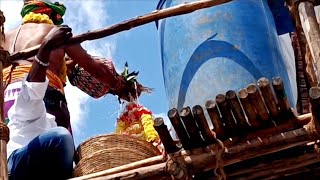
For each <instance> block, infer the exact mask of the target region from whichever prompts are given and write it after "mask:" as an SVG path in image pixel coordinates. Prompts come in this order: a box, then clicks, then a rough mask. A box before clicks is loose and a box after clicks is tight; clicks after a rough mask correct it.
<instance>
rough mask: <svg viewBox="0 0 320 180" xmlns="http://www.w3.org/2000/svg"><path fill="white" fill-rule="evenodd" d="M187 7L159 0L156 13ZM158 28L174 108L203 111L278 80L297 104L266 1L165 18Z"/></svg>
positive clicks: (244, 0) (242, 0)
mask: <svg viewBox="0 0 320 180" xmlns="http://www.w3.org/2000/svg"><path fill="white" fill-rule="evenodd" d="M190 1H193V0H190ZM184 2H185V0H161V1H160V2H159V5H158V8H168V7H171V6H175V5H178V4H181V3H184ZM158 29H159V34H160V47H161V58H162V66H163V77H164V83H165V89H166V94H167V99H168V101H169V107H170V108H173V107H174V108H182V107H185V106H194V105H197V104H199V105H202V106H203V105H204V104H205V102H206V101H207V100H209V99H214V98H215V96H216V95H217V94H219V93H223V94H224V93H225V92H226V91H228V90H236V91H237V90H239V89H240V88H244V87H246V86H247V85H248V84H250V83H255V82H257V80H258V79H259V78H261V77H267V78H268V79H270V80H271V79H272V78H273V77H275V76H280V77H281V78H282V80H283V81H284V83H285V90H286V92H287V96H288V98H289V101H290V103H291V105H292V106H294V105H295V101H296V100H295V99H294V98H293V94H292V88H293V86H291V85H290V81H289V76H288V72H287V70H286V67H285V63H284V60H283V57H282V54H281V49H280V47H279V41H278V35H277V30H276V27H275V23H274V20H273V17H272V13H271V11H270V8H269V6H268V2H267V0H234V1H232V2H229V3H226V4H223V5H219V6H215V7H211V8H207V9H202V10H198V11H195V12H193V13H190V14H187V15H181V16H175V17H171V18H167V19H163V20H161V21H159V22H158Z"/></svg>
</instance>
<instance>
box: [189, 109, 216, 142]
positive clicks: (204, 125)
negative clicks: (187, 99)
mask: <svg viewBox="0 0 320 180" xmlns="http://www.w3.org/2000/svg"><path fill="white" fill-rule="evenodd" d="M192 112H193V116H194V119H195V120H196V122H197V124H198V126H199V129H200V131H201V135H202V137H203V139H204V140H205V142H206V145H209V144H213V143H214V141H215V137H214V135H213V133H212V131H211V130H210V128H209V126H208V122H207V119H206V117H205V115H204V112H203V109H202V107H201V106H199V105H196V106H194V107H193V108H192Z"/></svg>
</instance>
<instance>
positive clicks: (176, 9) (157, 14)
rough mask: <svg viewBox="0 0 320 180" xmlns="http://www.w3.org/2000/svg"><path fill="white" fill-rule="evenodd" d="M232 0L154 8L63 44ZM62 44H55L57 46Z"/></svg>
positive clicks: (24, 54)
mask: <svg viewBox="0 0 320 180" xmlns="http://www.w3.org/2000/svg"><path fill="white" fill-rule="evenodd" d="M231 1H232V0H199V1H195V2H190V3H184V4H180V5H177V6H173V7H170V8H166V9H161V10H156V11H153V12H151V13H148V14H145V15H142V16H138V17H135V18H131V19H129V20H125V21H122V22H120V23H117V24H114V25H111V26H108V27H106V28H103V29H99V30H95V31H91V32H87V33H83V34H80V35H77V36H74V37H72V38H70V40H69V41H67V42H66V43H65V44H64V45H71V44H77V43H82V42H84V41H88V40H95V39H100V38H104V37H107V36H110V35H113V34H116V33H119V32H122V31H126V30H130V29H132V28H135V27H137V26H141V25H144V24H147V23H151V22H154V21H157V20H160V19H164V18H168V17H172V16H178V15H183V14H188V13H191V12H193V11H196V10H199V9H204V8H209V7H212V6H217V5H220V4H224V3H228V2H231ZM60 46H62V44H61V45H57V48H58V47H60ZM39 47H40V45H37V46H34V47H31V48H28V49H25V50H22V51H19V52H17V53H14V54H12V55H11V56H10V60H11V61H14V60H18V59H27V58H29V57H31V56H34V55H36V53H37V52H38V50H39Z"/></svg>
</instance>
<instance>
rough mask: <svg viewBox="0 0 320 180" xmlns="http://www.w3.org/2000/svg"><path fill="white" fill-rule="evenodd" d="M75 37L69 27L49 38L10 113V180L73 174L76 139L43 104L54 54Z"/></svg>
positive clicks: (61, 177)
mask: <svg viewBox="0 0 320 180" xmlns="http://www.w3.org/2000/svg"><path fill="white" fill-rule="evenodd" d="M71 36H72V34H71V29H70V28H68V27H60V28H57V29H56V30H55V31H52V33H50V35H48V36H46V38H45V39H44V41H43V42H42V45H41V47H40V49H39V52H38V54H37V55H36V56H35V60H34V61H33V63H32V66H31V69H30V71H29V73H28V74H27V75H26V76H25V77H24V78H23V80H22V82H21V89H20V93H19V94H18V95H17V97H16V100H15V102H14V104H13V105H12V107H11V108H10V110H9V112H8V117H9V123H8V127H9V129H10V141H9V143H8V145H7V151H8V169H9V179H10V180H20V179H22V180H25V179H33V180H37V179H39V180H40V179H52V180H64V179H67V178H70V177H71V175H72V169H73V154H74V144H73V139H72V136H71V134H70V133H69V132H68V130H67V129H65V128H63V127H56V126H57V124H56V122H55V117H54V116H53V115H51V114H48V113H47V111H46V108H45V105H44V101H43V98H44V95H45V92H46V89H47V87H48V79H47V78H46V70H47V68H48V63H49V59H50V57H51V56H52V53H50V52H51V51H52V48H53V47H54V45H55V44H56V43H63V42H65V41H66V40H68V39H69V38H70V37H71ZM53 52H54V51H53ZM62 60H63V59H57V60H56V61H53V60H51V61H50V62H51V63H52V62H54V63H59V62H58V61H62Z"/></svg>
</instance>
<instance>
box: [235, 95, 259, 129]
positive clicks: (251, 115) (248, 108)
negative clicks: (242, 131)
mask: <svg viewBox="0 0 320 180" xmlns="http://www.w3.org/2000/svg"><path fill="white" fill-rule="evenodd" d="M238 96H239V99H240V102H241V104H242V106H243V109H244V111H245V113H246V116H247V119H248V122H249V123H250V125H251V127H252V128H254V129H258V128H259V127H260V122H259V121H258V117H257V113H256V112H255V110H254V106H253V104H251V102H250V99H249V94H248V91H247V90H246V89H240V90H239V91H238Z"/></svg>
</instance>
